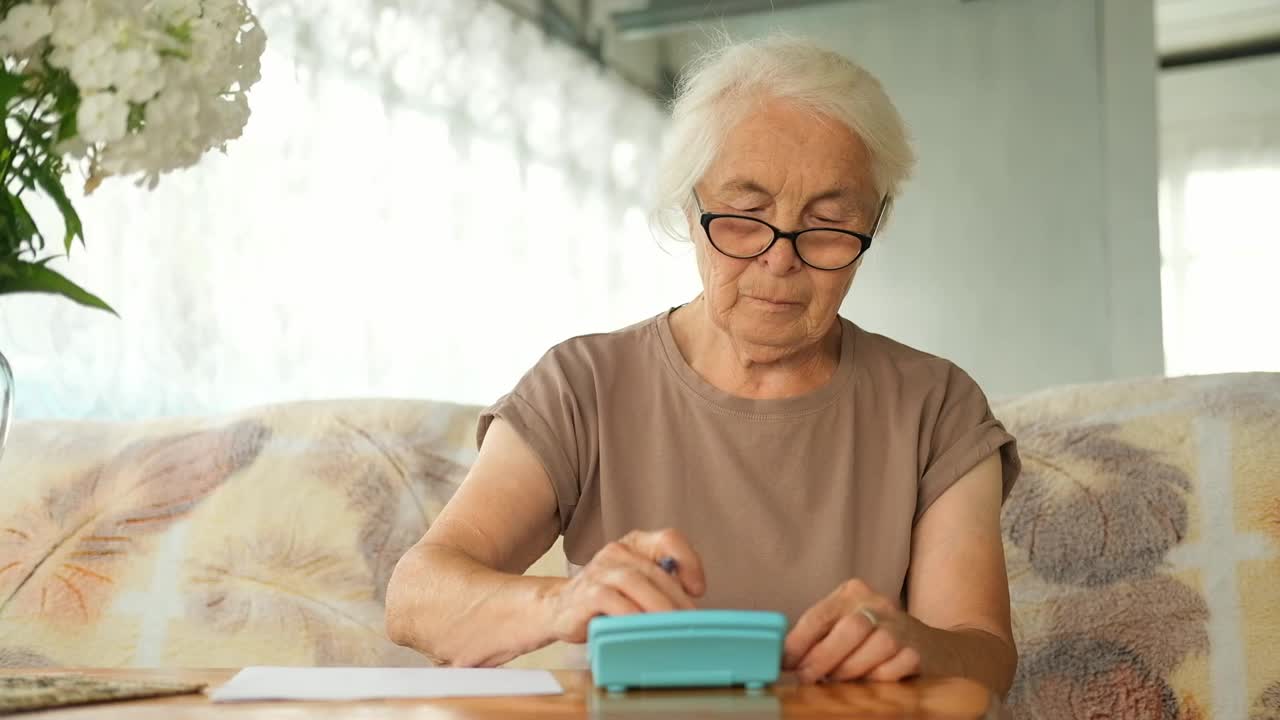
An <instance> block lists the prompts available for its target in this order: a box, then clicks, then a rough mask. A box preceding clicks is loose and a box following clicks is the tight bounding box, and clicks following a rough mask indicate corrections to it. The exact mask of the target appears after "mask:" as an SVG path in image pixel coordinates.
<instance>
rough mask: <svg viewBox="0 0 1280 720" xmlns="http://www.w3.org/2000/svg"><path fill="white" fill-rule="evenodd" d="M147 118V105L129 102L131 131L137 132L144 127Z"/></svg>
mask: <svg viewBox="0 0 1280 720" xmlns="http://www.w3.org/2000/svg"><path fill="white" fill-rule="evenodd" d="M146 119H147V106H146V105H143V104H139V103H129V125H128V127H129V132H131V133H132V132H137V131H138V130H140V129H142V125H143V123H144V122H145V121H146Z"/></svg>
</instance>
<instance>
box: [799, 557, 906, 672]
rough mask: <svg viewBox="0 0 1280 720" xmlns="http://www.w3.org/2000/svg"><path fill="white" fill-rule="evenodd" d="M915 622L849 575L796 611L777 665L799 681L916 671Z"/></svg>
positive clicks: (891, 603)
mask: <svg viewBox="0 0 1280 720" xmlns="http://www.w3.org/2000/svg"><path fill="white" fill-rule="evenodd" d="M917 627H918V623H917V621H916V620H914V619H913V618H912V617H911V616H910V615H908V614H907V613H905V612H903V611H902V610H900V609H898V607H897V605H896V604H894V603H893V602H891V601H889V600H888V599H886V598H884V597H883V596H881V595H877V594H876V593H875V592H873V591H872V590H871V588H869V587H867V585H866V583H864V582H862V581H861V580H849V581H847V582H845V583H843V584H841V585H840V587H838V588H836V590H835V592H832V593H831V594H830V595H828V596H827V597H826V598H825V599H823V600H822V601H821V602H819V603H818V604H817V605H814V606H813V607H812V608H810V609H809V610H808V611H807V612H805V614H804V615H803V616H801V618H800V620H799V621H798V622H797V623H796V626H795V627H794V628H792V629H791V632H790V633H789V634H788V635H787V641H786V645H785V646H784V655H783V661H782V666H783V668H784V669H786V670H794V671H795V672H796V674H797V675H798V676H799V679H800V681H801V682H804V683H813V682H818V681H819V680H856V679H859V678H866V679H869V680H877V681H884V682H893V681H897V680H902V679H904V678H908V677H911V676H912V675H916V674H918V673H919V672H920V653H919V651H918V650H917V649H916V646H915V645H916V644H915V643H913V636H916V635H918V633H917V631H916V628H917Z"/></svg>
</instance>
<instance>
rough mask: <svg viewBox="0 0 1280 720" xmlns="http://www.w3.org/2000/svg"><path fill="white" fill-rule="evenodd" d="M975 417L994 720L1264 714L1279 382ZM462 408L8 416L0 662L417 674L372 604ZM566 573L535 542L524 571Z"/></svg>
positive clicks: (445, 477) (1279, 497) (1110, 391)
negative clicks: (1003, 465) (984, 441)
mask: <svg viewBox="0 0 1280 720" xmlns="http://www.w3.org/2000/svg"><path fill="white" fill-rule="evenodd" d="M996 413H997V415H998V416H1000V417H1001V418H1002V419H1003V420H1004V421H1005V423H1006V424H1007V425H1008V426H1009V427H1010V429H1011V430H1012V431H1013V432H1014V434H1015V435H1016V436H1017V437H1018V439H1019V443H1020V449H1021V451H1022V457H1023V461H1024V464H1025V468H1024V474H1023V477H1022V479H1021V480H1020V481H1019V483H1018V485H1017V486H1016V487H1015V489H1014V492H1013V494H1012V496H1011V497H1010V498H1009V500H1008V503H1007V504H1006V506H1005V512H1004V530H1005V552H1006V555H1007V558H1008V565H1009V574H1010V587H1011V593H1012V597H1013V602H1014V624H1015V633H1016V635H1017V639H1018V644H1019V648H1020V652H1021V664H1020V668H1019V674H1018V679H1017V681H1016V683H1015V686H1014V689H1013V691H1012V692H1011V694H1010V697H1009V704H1010V708H1011V710H1012V712H1013V714H1014V716H1015V717H1026V718H1039V717H1045V718H1077V717H1079V718H1084V717H1097V716H1110V717H1167V718H1204V717H1222V718H1236V717H1249V716H1251V715H1252V717H1255V718H1274V717H1280V654H1276V653H1275V652H1274V651H1273V650H1272V648H1273V647H1274V646H1275V645H1276V644H1277V643H1280V614H1278V611H1277V608H1280V582H1277V581H1276V578H1278V577H1280V374H1258V375H1224V376H1208V377H1198V378H1180V379H1168V380H1147V381H1134V382H1125V383H1115V384H1107V385H1094V386H1081V387H1072V388H1060V389H1054V390H1050V391H1045V392H1042V393H1037V394H1033V395H1028V396H1023V397H1019V398H1015V399H1012V400H1010V401H1007V402H1004V403H999V404H997V407H996ZM477 414H478V408H473V407H463V406H456V405H446V404H440V403H432V402H426V401H408V400H403V401H395V400H376V401H375V400H371V401H335V402H311V403H295V404H288V405H280V406H273V407H268V408H263V409H257V410H252V411H248V412H245V413H243V414H239V415H236V416H229V417H217V418H194V419H185V420H169V421H159V422H150V423H138V424H127V423H83V422H27V423H20V424H19V425H18V426H17V427H15V429H14V432H13V435H12V437H11V440H10V447H9V450H8V452H7V454H6V456H5V457H4V458H3V461H0V666H34V665H67V666H72V665H81V666H84V665H94V666H184V667H213V666H239V665H247V664H266V663H270V664H293V665H308V664H343V665H368V664H397V665H406V664H423V663H426V662H427V660H426V659H425V658H423V657H421V656H419V655H417V654H415V653H412V652H410V651H407V650H404V649H402V648H397V647H395V646H394V645H392V644H391V643H390V642H388V641H387V640H386V638H385V635H384V633H383V626H382V601H383V597H384V592H385V588H386V584H387V580H388V578H389V576H390V573H391V570H392V568H393V567H394V565H395V562H396V560H397V559H398V558H399V556H400V554H401V553H403V552H404V551H405V550H406V549H407V548H408V547H409V546H410V545H411V544H412V543H413V542H414V541H415V540H416V539H417V538H418V537H420V536H421V534H422V533H423V532H424V531H425V530H426V528H427V527H428V526H429V524H430V522H431V520H432V519H433V518H434V517H435V515H436V513H438V511H439V509H440V508H441V507H442V506H443V505H444V503H445V502H446V501H447V500H448V498H449V497H450V496H451V495H452V493H453V491H454V489H455V488H456V487H457V485H458V483H459V482H460V481H461V479H462V477H463V475H464V474H465V472H466V469H467V467H468V466H469V464H470V463H471V462H472V461H473V460H474V457H475V449H474V425H475V420H476V416H477ZM564 567H565V565H564V558H563V556H562V555H561V554H560V552H559V549H558V547H556V548H553V549H552V550H551V551H550V552H548V553H547V554H546V555H545V556H544V557H543V559H542V560H540V561H539V562H538V563H537V564H536V565H535V566H534V567H533V568H531V570H530V572H532V573H536V574H561V573H562V572H563V570H564ZM569 657H571V654H570V653H568V652H566V649H565V648H561V647H552V648H548V649H547V650H544V651H542V652H540V653H535V654H534V655H532V656H528V657H526V658H522V659H521V660H519V661H517V664H518V665H521V666H526V667H529V666H559V665H562V664H564V663H565V662H566V659H567V658H569Z"/></svg>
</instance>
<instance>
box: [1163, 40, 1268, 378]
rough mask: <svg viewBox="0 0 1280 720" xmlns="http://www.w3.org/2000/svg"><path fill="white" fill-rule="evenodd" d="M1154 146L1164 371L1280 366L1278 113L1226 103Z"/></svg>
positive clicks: (1208, 370) (1211, 371)
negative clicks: (1158, 166)
mask: <svg viewBox="0 0 1280 720" xmlns="http://www.w3.org/2000/svg"><path fill="white" fill-rule="evenodd" d="M1276 67H1277V69H1280V65H1277V66H1276ZM1162 145H1163V149H1162V164H1163V167H1162V170H1161V176H1162V177H1161V184H1160V207H1161V218H1160V225H1161V232H1160V236H1161V255H1162V260H1163V263H1162V264H1163V267H1162V285H1163V298H1164V300H1163V305H1164V307H1163V310H1164V337H1165V365H1166V371H1167V372H1168V373H1169V374H1170V375H1190V374H1203V373H1217V372H1243V371H1262V370H1266V371H1280V332H1278V331H1277V330H1276V328H1277V320H1276V315H1277V312H1278V311H1280V282H1277V270H1278V269H1280V213H1278V212H1277V203H1280V113H1276V114H1266V113H1264V114H1245V115H1242V114H1239V113H1232V112H1231V110H1230V109H1225V110H1224V111H1223V115H1222V117H1221V118H1220V119H1219V120H1216V121H1214V122H1197V123H1189V124H1187V125H1186V126H1185V127H1176V128H1173V129H1171V130H1167V131H1166V133H1165V137H1164V138H1163V141H1162Z"/></svg>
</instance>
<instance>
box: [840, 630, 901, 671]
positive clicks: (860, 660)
mask: <svg viewBox="0 0 1280 720" xmlns="http://www.w3.org/2000/svg"><path fill="white" fill-rule="evenodd" d="M901 649H902V648H901V647H900V646H899V645H898V641H897V640H895V639H894V637H893V636H892V635H890V634H889V633H888V631H886V630H883V629H881V630H873V631H872V632H871V634H870V635H868V636H867V639H866V640H864V641H863V643H862V644H861V645H859V646H858V649H857V650H854V651H853V652H851V653H849V656H848V657H846V658H845V659H844V661H842V662H841V663H840V665H839V666H837V667H836V669H835V670H833V671H832V672H831V677H832V679H835V680H856V679H858V678H860V677H863V676H865V675H867V673H870V672H871V671H872V670H874V669H876V668H878V667H880V666H881V665H883V664H884V663H886V662H888V661H889V660H891V659H893V658H895V657H897V655H898V653H899V651H900V650H901Z"/></svg>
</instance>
